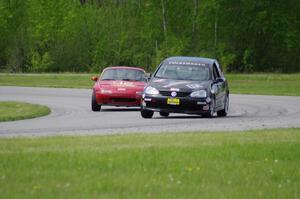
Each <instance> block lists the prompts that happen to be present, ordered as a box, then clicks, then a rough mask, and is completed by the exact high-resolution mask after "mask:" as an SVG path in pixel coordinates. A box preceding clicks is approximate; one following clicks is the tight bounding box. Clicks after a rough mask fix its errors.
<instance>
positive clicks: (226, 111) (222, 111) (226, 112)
mask: <svg viewBox="0 0 300 199" xmlns="http://www.w3.org/2000/svg"><path fill="white" fill-rule="evenodd" d="M228 109H229V95H226V97H225V102H224V109H222V110H220V111H218V112H217V114H218V116H220V117H225V116H227V114H228Z"/></svg>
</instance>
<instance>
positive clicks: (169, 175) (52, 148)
mask: <svg viewBox="0 0 300 199" xmlns="http://www.w3.org/2000/svg"><path fill="white" fill-rule="evenodd" d="M299 154H300V129H282V130H260V131H248V132H222V133H178V134H177V133H176V134H158V135H145V134H138V135H114V136H82V137H46V138H45V137H44V138H3V139H0V193H1V196H2V197H3V198H20V197H21V198H41V197H42V198H66V197H68V198H233V199H234V198H297V197H298V196H299V194H300V188H299V187H300V166H299V165H300V155H299Z"/></svg>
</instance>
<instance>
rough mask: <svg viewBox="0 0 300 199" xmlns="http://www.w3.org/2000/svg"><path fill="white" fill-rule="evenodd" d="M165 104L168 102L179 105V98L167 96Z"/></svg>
mask: <svg viewBox="0 0 300 199" xmlns="http://www.w3.org/2000/svg"><path fill="white" fill-rule="evenodd" d="M167 104H169V105H179V104H180V99H179V98H168V99H167Z"/></svg>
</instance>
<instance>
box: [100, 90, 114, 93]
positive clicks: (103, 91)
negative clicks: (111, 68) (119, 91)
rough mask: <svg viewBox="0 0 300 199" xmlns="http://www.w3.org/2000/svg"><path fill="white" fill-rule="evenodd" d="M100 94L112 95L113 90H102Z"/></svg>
mask: <svg viewBox="0 0 300 199" xmlns="http://www.w3.org/2000/svg"><path fill="white" fill-rule="evenodd" d="M100 92H101V94H111V93H112V91H111V90H107V89H101V90H100Z"/></svg>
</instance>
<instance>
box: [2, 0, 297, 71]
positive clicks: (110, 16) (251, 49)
mask: <svg viewBox="0 0 300 199" xmlns="http://www.w3.org/2000/svg"><path fill="white" fill-rule="evenodd" d="M299 31H300V1H299V0H261V1H254V0H68V1H66V0H53V1H49V0H0V71H10V72H65V71H69V72H96V71H99V70H101V69H102V68H104V67H106V66H111V65H129V66H140V67H143V68H145V69H146V70H148V71H151V70H153V69H154V68H155V67H156V65H157V64H158V63H159V62H160V61H161V60H162V59H164V58H165V57H168V56H177V55H182V56H199V57H211V58H217V59H218V60H219V61H220V63H221V64H222V66H223V68H224V69H225V70H226V71H230V72H296V71H300V66H299V62H300V34H299Z"/></svg>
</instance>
